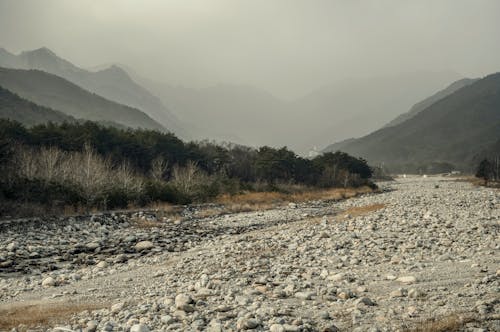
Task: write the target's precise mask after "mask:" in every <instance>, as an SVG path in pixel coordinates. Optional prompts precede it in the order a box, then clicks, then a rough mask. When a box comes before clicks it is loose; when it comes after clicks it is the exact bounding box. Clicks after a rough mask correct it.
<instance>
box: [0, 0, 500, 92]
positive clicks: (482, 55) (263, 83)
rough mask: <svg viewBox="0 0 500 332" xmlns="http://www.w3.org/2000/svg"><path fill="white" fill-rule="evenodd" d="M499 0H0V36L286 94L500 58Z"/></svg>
mask: <svg viewBox="0 0 500 332" xmlns="http://www.w3.org/2000/svg"><path fill="white" fill-rule="evenodd" d="M499 18H500V2H499V1H496V0H491V1H481V0H480V1H466V0H463V1H460V0H459V1H457V0H449V1H434V0H430V1H400V0H394V1H331V0H325V1H294V0H274V1H269V0H252V1H237V0H211V1H206V0H196V1H195V0H167V1H164V0H156V1H151V0H149V1H133V0H106V1H102V0H95V1H62V0H60V1H56V0H44V1H25V0H16V1H8V0H7V1H5V0H2V1H0V44H1V46H3V47H5V48H8V49H10V50H12V51H15V52H18V51H22V50H26V49H33V48H37V47H41V46H46V47H48V48H50V49H52V50H54V51H55V52H56V53H57V54H59V55H61V56H62V57H64V58H67V59H69V60H70V61H72V62H74V63H76V64H78V65H81V66H87V67H91V66H95V65H100V64H103V63H123V64H127V65H129V66H131V67H133V68H134V69H136V70H137V71H138V72H140V73H141V74H143V75H144V76H147V77H149V78H152V79H155V80H159V81H166V82H169V83H172V84H180V85H185V86H190V87H203V86H207V85H211V84H214V83H219V82H230V83H235V84H249V85H254V86H257V87H260V88H263V89H266V90H268V91H270V92H271V93H273V94H275V95H277V96H279V97H282V98H287V99H292V98H295V97H298V96H301V95H304V94H306V93H307V92H309V91H311V90H313V89H315V88H317V87H320V86H322V85H325V84H328V83H331V82H334V81H337V80H339V79H342V78H351V77H366V76H379V75H386V74H391V73H401V72H413V71H420V70H426V71H442V70H449V71H454V72H457V73H460V74H462V75H464V76H473V77H475V76H480V75H484V74H486V73H489V72H492V71H495V70H497V69H498V68H499V67H500V66H499V65H500V57H499V54H500V52H499V51H500V42H499V39H498V35H499V33H500V19H499Z"/></svg>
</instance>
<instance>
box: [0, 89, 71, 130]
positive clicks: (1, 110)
mask: <svg viewBox="0 0 500 332" xmlns="http://www.w3.org/2000/svg"><path fill="white" fill-rule="evenodd" d="M0 118H2V119H10V120H15V121H18V122H21V123H23V124H26V125H27V126H32V125H36V124H41V123H46V122H55V123H61V122H74V121H75V119H74V118H73V117H71V116H69V115H66V114H64V113H61V112H59V111H55V110H53V109H50V108H47V107H43V106H39V105H37V104H34V103H32V102H30V101H27V100H26V99H23V98H21V97H19V96H18V95H16V94H15V93H12V92H10V91H9V90H7V89H4V88H2V87H1V86H0Z"/></svg>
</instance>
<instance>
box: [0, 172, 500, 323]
mask: <svg viewBox="0 0 500 332" xmlns="http://www.w3.org/2000/svg"><path fill="white" fill-rule="evenodd" d="M380 186H381V187H382V188H385V189H386V190H383V191H382V192H381V193H378V194H369V195H363V196H360V197H357V198H352V199H348V200H344V201H334V202H327V201H312V202H307V203H298V204H295V203H290V204H288V205H285V206H276V207H275V208H273V209H270V210H265V211H257V212H240V213H230V214H220V215H213V216H208V217H202V216H200V215H198V211H197V208H196V207H186V208H185V209H184V210H183V211H182V218H179V219H175V218H173V219H168V218H157V217H156V215H155V213H154V212H143V213H141V212H139V213H133V214H130V213H114V214H102V215H93V216H90V217H73V218H70V217H67V218H57V219H33V220H15V221H1V222H0V330H2V329H4V330H12V329H14V330H17V331H26V330H31V331H45V330H49V331H131V332H140V331H211V332H216V331H238V330H254V331H273V332H278V331H447V330H450V331H455V330H456V331H474V332H479V331H500V236H499V235H500V192H499V191H498V190H496V189H489V188H483V187H475V186H473V185H472V184H470V183H468V182H461V181H456V180H455V179H452V178H446V177H427V178H423V177H408V178H398V179H396V180H395V181H392V182H385V183H381V184H380ZM200 209H201V208H200ZM138 221H139V222H138ZM30 325H33V326H30ZM36 325H39V326H38V327H34V326H36Z"/></svg>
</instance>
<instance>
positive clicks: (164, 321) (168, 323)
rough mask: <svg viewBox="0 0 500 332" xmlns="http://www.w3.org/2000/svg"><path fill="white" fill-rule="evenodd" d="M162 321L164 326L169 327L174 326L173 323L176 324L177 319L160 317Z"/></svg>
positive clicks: (165, 316)
mask: <svg viewBox="0 0 500 332" xmlns="http://www.w3.org/2000/svg"><path fill="white" fill-rule="evenodd" d="M160 321H161V322H162V323H163V324H167V325H170V324H172V323H173V322H175V319H174V318H173V317H172V316H170V315H163V316H161V317H160Z"/></svg>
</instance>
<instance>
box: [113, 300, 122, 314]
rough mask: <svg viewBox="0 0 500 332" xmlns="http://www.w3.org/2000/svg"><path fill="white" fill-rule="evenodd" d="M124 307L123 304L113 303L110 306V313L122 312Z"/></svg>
mask: <svg viewBox="0 0 500 332" xmlns="http://www.w3.org/2000/svg"><path fill="white" fill-rule="evenodd" d="M124 307H125V303H123V302H120V303H115V304H113V305H112V306H111V313H113V314H116V313H118V312H120V311H122V310H123V308H124Z"/></svg>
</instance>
